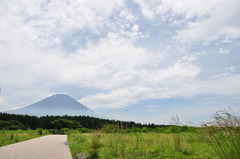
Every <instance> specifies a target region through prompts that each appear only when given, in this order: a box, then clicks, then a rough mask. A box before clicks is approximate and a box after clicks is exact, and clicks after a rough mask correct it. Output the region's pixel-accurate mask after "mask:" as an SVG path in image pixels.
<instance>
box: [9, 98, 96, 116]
mask: <svg viewBox="0 0 240 159" xmlns="http://www.w3.org/2000/svg"><path fill="white" fill-rule="evenodd" d="M7 112H8V113H13V114H27V115H36V116H44V115H89V116H97V114H96V113H95V112H94V111H92V110H91V109H89V108H87V107H86V106H84V105H83V104H81V103H79V102H78V101H76V100H75V99H73V98H72V97H70V96H69V95H67V94H55V95H53V96H50V97H48V98H46V99H43V100H41V101H39V102H37V103H34V104H31V105H29V106H26V107H23V108H19V109H15V110H10V111H7Z"/></svg>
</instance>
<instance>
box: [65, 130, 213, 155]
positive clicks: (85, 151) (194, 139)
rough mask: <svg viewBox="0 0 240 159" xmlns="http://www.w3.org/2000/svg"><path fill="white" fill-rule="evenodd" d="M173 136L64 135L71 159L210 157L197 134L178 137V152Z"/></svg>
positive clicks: (181, 134)
mask: <svg viewBox="0 0 240 159" xmlns="http://www.w3.org/2000/svg"><path fill="white" fill-rule="evenodd" d="M172 135H173V134H163V133H155V132H148V133H139V132H137V133H100V132H99V133H97V134H96V133H91V134H89V133H77V134H70V135H68V141H69V146H70V149H71V152H72V154H73V156H74V158H75V159H83V158H89V159H92V158H99V159H158V158H169V159H183V158H189V159H190V158H197V159H206V158H214V157H211V156H210V153H208V151H209V145H208V144H207V143H204V140H203V139H201V138H200V135H201V134H200V133H196V132H186V133H180V134H179V140H180V141H181V147H180V150H178V151H176V149H175V144H174V142H175V141H174V138H173V136H172Z"/></svg>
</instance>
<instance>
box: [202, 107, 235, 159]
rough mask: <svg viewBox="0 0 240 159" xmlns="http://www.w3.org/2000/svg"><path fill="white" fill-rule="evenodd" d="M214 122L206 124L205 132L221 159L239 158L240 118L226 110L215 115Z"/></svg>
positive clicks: (215, 153)
mask: <svg viewBox="0 0 240 159" xmlns="http://www.w3.org/2000/svg"><path fill="white" fill-rule="evenodd" d="M213 118H214V122H212V123H208V124H204V126H205V129H203V134H204V136H205V138H206V140H207V141H208V142H209V143H210V145H211V146H212V148H213V150H214V155H216V156H218V157H219V158H220V159H239V156H240V131H239V128H240V118H239V117H237V116H235V115H233V114H231V113H229V112H228V111H226V110H220V111H218V112H216V114H215V115H214V116H213Z"/></svg>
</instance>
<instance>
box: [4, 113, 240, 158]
mask: <svg viewBox="0 0 240 159" xmlns="http://www.w3.org/2000/svg"><path fill="white" fill-rule="evenodd" d="M4 115H5V117H6V116H7V117H8V119H9V120H2V119H3V118H1V114H0V127H1V129H2V130H0V146H4V145H8V144H12V143H15V142H19V141H23V140H28V139H31V138H34V137H39V136H42V135H47V134H67V135H68V144H69V147H70V150H71V153H72V155H73V158H74V159H136V158H138V159H159V158H165V159H239V156H240V119H239V117H237V116H236V115H234V114H233V113H229V112H227V111H226V110H221V111H218V112H216V113H215V114H214V115H213V119H214V120H213V122H210V123H203V124H202V126H201V127H190V126H182V125H181V123H180V121H179V118H178V116H174V117H172V118H171V121H172V123H171V125H154V124H148V125H141V124H137V123H134V122H121V121H111V120H109V122H107V121H108V120H104V119H97V118H91V117H89V118H88V117H84V118H81V119H85V120H84V121H85V122H86V123H84V124H85V126H83V125H82V123H83V122H79V120H80V119H78V118H77V117H69V116H63V117H44V118H40V119H41V121H42V119H44V120H43V121H44V122H43V123H44V124H45V125H47V126H48V127H49V128H48V129H42V128H36V129H35V130H31V129H28V128H29V125H27V124H26V123H27V122H20V121H19V120H16V118H11V115H6V114H4ZM14 117H16V116H14ZM36 119H39V118H36ZM71 119H77V120H71ZM93 119H94V120H93ZM22 121H24V120H22ZM87 121H90V122H89V123H87ZM93 121H95V123H97V124H98V126H97V127H98V128H96V127H95V129H93V128H92V127H94V126H93V125H92V123H93ZM86 125H88V127H87V126H86ZM21 128H23V129H25V130H22V129H21ZM16 129H17V130H16Z"/></svg>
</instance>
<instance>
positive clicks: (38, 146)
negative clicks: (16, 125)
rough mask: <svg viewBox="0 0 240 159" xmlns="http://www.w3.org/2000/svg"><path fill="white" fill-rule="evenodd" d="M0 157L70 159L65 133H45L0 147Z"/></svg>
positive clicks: (6, 158) (5, 158)
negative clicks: (41, 135) (44, 134)
mask: <svg viewBox="0 0 240 159" xmlns="http://www.w3.org/2000/svg"><path fill="white" fill-rule="evenodd" d="M0 159H72V155H71V152H70V149H69V147H68V145H67V135H47V136H43V137H39V138H35V139H32V140H28V141H23V142H20V143H16V144H12V145H7V146H3V147H0Z"/></svg>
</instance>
